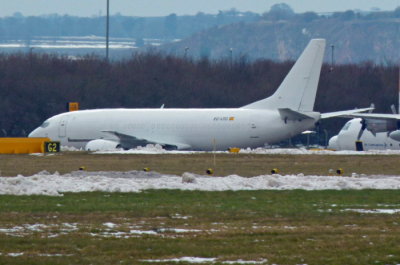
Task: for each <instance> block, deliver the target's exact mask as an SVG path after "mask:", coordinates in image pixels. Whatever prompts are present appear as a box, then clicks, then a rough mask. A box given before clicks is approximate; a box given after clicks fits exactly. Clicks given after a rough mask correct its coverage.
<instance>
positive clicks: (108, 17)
mask: <svg viewBox="0 0 400 265" xmlns="http://www.w3.org/2000/svg"><path fill="white" fill-rule="evenodd" d="M109 33H110V0H107V21H106V60H107V61H108V42H109Z"/></svg>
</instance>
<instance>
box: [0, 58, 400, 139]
mask: <svg viewBox="0 0 400 265" xmlns="http://www.w3.org/2000/svg"><path fill="white" fill-rule="evenodd" d="M292 65H293V61H285V62H275V61H271V60H257V61H251V62H250V61H246V60H245V59H243V58H242V59H234V58H233V59H222V60H210V59H207V58H202V59H199V60H194V59H191V58H185V57H174V56H169V55H163V54H159V53H146V54H143V53H142V54H133V55H132V56H131V57H130V58H129V59H126V60H120V61H110V62H109V61H106V60H104V59H103V58H99V57H96V56H86V57H81V58H78V59H70V58H68V57H63V56H58V55H52V54H35V53H19V54H0V135H2V136H24V135H26V134H27V133H29V132H30V131H31V130H33V129H34V128H36V127H37V126H39V125H40V124H41V123H42V122H43V121H44V120H45V119H47V118H49V117H51V116H53V115H55V114H58V113H61V112H64V111H65V106H66V103H67V102H71V101H77V102H79V103H80V106H81V109H92V108H159V107H160V106H161V105H162V104H165V107H166V108H211V107H212V108H229V107H240V106H243V105H246V104H248V103H251V102H253V101H256V100H259V99H262V98H265V97H267V96H269V95H271V94H272V93H273V92H274V91H275V90H276V88H277V87H278V86H279V84H280V83H281V81H282V80H283V78H284V77H285V76H286V74H287V73H288V71H289V69H290V67H291V66H292ZM398 73H399V68H398V66H396V65H376V64H373V63H371V62H365V63H362V64H347V65H334V66H332V65H328V64H324V65H323V68H322V71H321V78H320V84H319V90H318V93H317V99H316V104H315V110H316V111H320V112H329V111H338V110H345V109H353V108H355V107H358V108H362V107H367V106H369V105H370V104H371V103H374V104H375V106H376V108H377V110H376V112H389V111H390V105H391V104H397V102H398V89H397V84H398ZM396 106H397V105H396ZM344 122H345V120H342V119H334V120H329V121H328V120H324V121H322V122H321V124H320V127H321V128H322V129H324V130H327V131H328V132H329V135H330V136H332V135H333V134H336V133H337V132H338V130H339V129H340V127H341V126H342V125H343V124H344Z"/></svg>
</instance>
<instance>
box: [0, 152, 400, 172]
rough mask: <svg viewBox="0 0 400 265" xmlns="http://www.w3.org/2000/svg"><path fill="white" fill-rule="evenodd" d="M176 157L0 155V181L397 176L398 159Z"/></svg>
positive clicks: (396, 157)
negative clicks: (110, 174)
mask: <svg viewBox="0 0 400 265" xmlns="http://www.w3.org/2000/svg"><path fill="white" fill-rule="evenodd" d="M215 157H216V159H215V162H216V163H215V164H214V158H213V154H211V153H207V154H182V155H180V154H178V155H93V154H89V153H86V152H62V153H59V154H56V155H45V156H32V155H0V171H1V174H2V175H3V176H15V175H18V174H22V175H32V174H34V173H37V172H39V171H42V170H47V171H49V172H54V171H58V172H60V173H68V172H71V171H74V170H78V169H79V167H81V166H84V167H85V168H86V170H88V171H110V170H115V171H129V170H142V169H143V168H145V167H148V168H150V169H151V170H153V171H157V172H161V173H169V174H178V175H180V174H182V173H183V172H186V171H188V172H193V173H198V174H205V171H206V170H207V169H208V168H213V169H214V172H215V173H214V175H217V176H226V175H230V174H238V175H241V176H256V175H262V174H269V173H270V171H271V169H273V168H278V169H279V170H280V173H282V174H298V173H304V174H316V175H326V174H328V170H329V169H334V170H336V169H337V168H343V169H344V172H345V175H346V174H347V175H349V174H351V173H352V172H356V173H364V174H393V175H399V174H400V163H399V160H400V157H399V156H396V155H368V156H357V155H353V156H351V155H255V154H254V155H253V154H252V155H248V154H217V155H216V156H215Z"/></svg>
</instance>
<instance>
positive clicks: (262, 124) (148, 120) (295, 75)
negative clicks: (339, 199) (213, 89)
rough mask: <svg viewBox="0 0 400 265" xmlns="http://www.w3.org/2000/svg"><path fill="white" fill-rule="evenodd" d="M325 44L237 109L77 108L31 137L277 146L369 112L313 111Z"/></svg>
mask: <svg viewBox="0 0 400 265" xmlns="http://www.w3.org/2000/svg"><path fill="white" fill-rule="evenodd" d="M325 45H326V43H325V40H324V39H313V40H311V41H310V43H309V44H308V45H307V47H306V49H305V50H304V51H303V53H302V54H301V56H300V57H299V59H298V60H297V61H296V63H295V64H294V66H293V67H292V69H291V70H290V72H289V73H288V75H287V76H286V77H285V79H284V80H283V82H282V83H281V85H280V86H279V88H278V89H277V90H276V91H275V93H274V94H273V95H272V96H270V97H268V98H265V99H262V100H259V101H256V102H253V103H251V104H248V105H246V106H243V107H240V108H224V109H218V108H215V109H167V108H160V109H95V110H80V111H73V112H67V113H62V114H59V115H56V116H53V117H51V118H49V119H48V120H46V121H45V122H44V123H43V124H42V125H41V126H40V127H38V128H37V129H35V130H34V131H33V132H31V133H30V134H29V137H49V138H51V139H52V140H54V141H60V143H61V145H62V146H73V147H77V148H85V147H86V149H90V150H93V149H96V148H97V147H99V146H107V147H109V148H111V147H112V148H117V147H121V148H124V149H130V148H133V147H136V146H140V145H146V144H159V145H161V146H163V147H164V148H166V149H178V150H180V149H190V150H226V149H228V148H230V147H240V148H246V147H251V148H255V147H260V146H264V145H265V144H273V143H277V142H280V141H282V140H284V139H287V138H290V137H292V136H295V135H297V134H299V133H301V132H303V131H305V130H309V129H312V128H314V126H315V123H316V122H318V120H319V119H321V118H329V117H335V116H341V115H346V114H351V113H356V112H361V111H365V110H368V109H369V108H366V109H358V110H351V111H339V112H333V113H325V114H321V113H319V112H315V111H313V108H314V101H315V96H316V92H317V87H318V82H319V76H320V71H321V66H322V61H323V57H324V51H325Z"/></svg>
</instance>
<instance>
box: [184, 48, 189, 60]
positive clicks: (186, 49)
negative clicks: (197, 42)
mask: <svg viewBox="0 0 400 265" xmlns="http://www.w3.org/2000/svg"><path fill="white" fill-rule="evenodd" d="M188 50H189V47H185V56H184V57H185V58H186V56H187V51H188Z"/></svg>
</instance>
